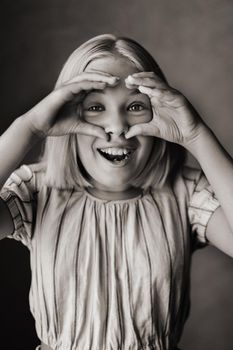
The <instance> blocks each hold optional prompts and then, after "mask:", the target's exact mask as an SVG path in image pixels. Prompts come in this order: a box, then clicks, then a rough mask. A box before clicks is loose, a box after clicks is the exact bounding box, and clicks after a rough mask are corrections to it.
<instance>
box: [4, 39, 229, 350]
mask: <svg viewBox="0 0 233 350" xmlns="http://www.w3.org/2000/svg"><path fill="white" fill-rule="evenodd" d="M41 138H46V147H45V152H44V156H43V159H42V160H41V162H39V163H37V164H33V165H22V166H21V167H20V168H19V169H17V170H15V169H16V168H17V166H18V165H19V163H20V161H21V160H22V159H23V157H24V155H25V154H26V152H27V151H28V150H29V149H30V148H31V147H32V146H33V145H34V144H35V143H36V142H37V141H38V140H41ZM186 150H188V151H189V152H191V153H192V155H193V156H194V157H196V159H197V160H198V162H199V163H200V166H201V168H202V170H198V169H193V168H190V167H187V166H184V160H185V151H186ZM6 155H7V156H6ZM0 164H1V170H0V180H1V188H2V190H1V201H0V203H1V204H0V215H1V220H0V232H1V238H4V237H10V238H14V239H16V240H20V241H21V242H22V243H23V244H25V245H26V246H27V247H28V249H29V250H30V253H31V270H32V282H31V289H30V309H31V312H32V314H33V316H34V318H35V322H36V330H37V333H38V336H39V338H40V339H41V342H42V344H41V345H40V346H39V347H38V348H40V349H42V350H45V349H53V350H55V349H56V350H61V349H62V350H87V349H91V350H117V349H119V350H139V349H140V350H147V349H148V350H149V349H156V350H165V349H169V350H171V349H178V342H179V339H180V337H181V334H182V330H183V326H184V323H185V320H186V318H187V316H188V310H189V277H190V261H191V253H192V252H193V250H194V249H195V248H197V247H198V246H204V245H206V244H207V243H209V244H212V245H214V246H216V247H218V248H219V249H221V250H222V251H224V252H225V253H227V254H229V255H230V256H233V234H232V231H233V215H232V208H233V164H232V160H231V159H230V157H229V155H228V154H227V153H226V152H225V151H224V149H223V148H222V147H221V145H220V144H219V142H218V140H217V139H216V137H215V136H214V135H213V133H212V132H211V130H210V129H209V128H208V126H207V125H206V124H205V123H204V121H203V120H202V118H201V117H200V116H199V115H198V113H197V112H196V111H195V110H194V108H193V107H192V106H191V104H190V103H189V102H188V101H187V99H186V98H185V97H184V96H183V95H182V94H181V93H180V92H178V91H177V90H175V89H173V88H172V87H170V86H169V85H168V83H167V81H166V79H165V77H164V75H163V73H162V71H161V70H160V68H159V67H158V65H157V64H156V62H155V61H154V59H153V58H152V57H151V56H150V54H149V53H148V52H147V51H146V50H145V49H143V48H142V47H141V46H140V45H139V44H137V43H136V42H134V41H133V40H130V39H126V38H116V37H114V36H113V35H101V36H98V37H95V38H93V39H91V40H89V41H88V42H86V43H85V44H83V45H82V46H81V47H79V48H78V49H77V50H75V51H74V52H73V54H72V55H71V56H70V58H69V59H68V61H67V62H66V64H65V65H64V67H63V69H62V71H61V74H60V76H59V78H58V81H57V84H56V87H55V89H54V91H53V92H51V93H50V94H49V95H48V96H47V97H46V98H45V99H43V100H42V101H41V102H40V103H39V104H37V105H36V106H35V107H34V108H33V109H32V110H30V111H29V112H27V113H26V114H25V115H23V116H21V117H19V118H17V119H16V120H15V121H14V123H13V124H12V125H11V126H10V128H9V129H8V130H7V131H6V132H5V133H4V134H3V135H2V136H1V138H0ZM12 172H13V173H12ZM10 174H11V175H10ZM6 180H7V181H6ZM219 227H221V230H219ZM219 231H220V232H219Z"/></svg>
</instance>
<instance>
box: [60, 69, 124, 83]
mask: <svg viewBox="0 0 233 350" xmlns="http://www.w3.org/2000/svg"><path fill="white" fill-rule="evenodd" d="M86 80H88V81H100V82H105V83H108V84H116V83H117V82H118V81H119V77H117V76H113V75H111V74H108V73H102V72H98V73H96V72H95V73H92V72H85V73H83V74H79V75H77V76H75V77H74V78H72V79H70V80H68V81H66V82H65V84H64V85H68V84H71V83H75V82H82V81H86Z"/></svg>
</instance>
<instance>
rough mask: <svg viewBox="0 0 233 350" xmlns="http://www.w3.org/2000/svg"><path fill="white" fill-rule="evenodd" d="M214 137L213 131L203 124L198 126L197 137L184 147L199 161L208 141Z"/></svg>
mask: <svg viewBox="0 0 233 350" xmlns="http://www.w3.org/2000/svg"><path fill="white" fill-rule="evenodd" d="M213 137H214V134H213V132H212V130H211V129H210V128H209V127H208V126H207V125H206V124H204V123H201V124H200V125H199V126H198V131H197V132H196V133H195V136H193V138H192V139H191V140H189V141H188V142H187V143H186V144H185V145H184V147H185V148H186V149H187V150H188V151H189V152H190V153H191V154H192V155H193V156H194V157H195V158H196V159H197V160H198V158H199V156H200V155H201V154H202V153H203V151H204V147H205V144H206V142H207V140H208V139H210V138H213Z"/></svg>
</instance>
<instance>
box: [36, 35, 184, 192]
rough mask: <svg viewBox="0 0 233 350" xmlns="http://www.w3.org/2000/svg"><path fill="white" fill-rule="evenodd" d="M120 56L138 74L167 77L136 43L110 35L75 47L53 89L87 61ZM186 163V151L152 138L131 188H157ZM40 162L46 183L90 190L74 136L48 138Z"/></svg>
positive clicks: (79, 71) (78, 72) (82, 68)
mask: <svg viewBox="0 0 233 350" xmlns="http://www.w3.org/2000/svg"><path fill="white" fill-rule="evenodd" d="M116 55H117V56H121V57H124V58H127V59H128V60H129V61H130V62H132V63H134V64H135V66H136V68H137V69H138V70H139V71H150V72H151V71H153V72H155V73H156V74H157V75H158V76H159V77H160V78H161V79H163V80H164V81H166V78H165V76H164V74H163V72H162V71H161V69H160V67H159V66H158V64H157V63H156V61H155V60H154V59H153V57H152V56H151V55H150V54H149V53H148V52H147V51H146V50H145V49H144V48H143V47H142V46H141V45H139V44H138V43H137V42H135V41H134V40H132V39H129V38H125V37H115V36H114V35H111V34H104V35H99V36H96V37H94V38H92V39H90V40H88V41H87V42H85V43H84V44H82V45H81V46H80V47H78V48H77V49H76V50H75V51H74V52H73V53H72V54H71V55H70V57H69V58H68V60H67V61H66V62H65V64H64V66H63V68H62V70H61V72H60V75H59V77H58V80H57V82H56V85H55V88H59V87H60V86H61V85H62V84H64V83H65V82H67V81H68V80H70V79H72V78H73V77H75V76H76V75H78V74H80V73H82V72H84V71H85V69H86V67H87V66H88V64H89V63H90V62H92V61H93V60H95V59H98V58H103V57H112V56H116ZM184 160H185V150H184V149H183V148H182V147H180V146H179V145H176V144H174V143H170V142H167V141H165V140H162V139H159V138H154V145H153V148H152V152H151V154H150V156H149V158H148V161H147V164H146V166H145V168H144V169H143V171H142V172H141V173H140V174H139V175H138V176H137V177H136V178H133V177H132V186H134V187H140V188H142V189H148V188H150V187H153V188H160V187H162V186H163V185H164V184H165V182H166V181H167V180H169V179H172V178H174V177H175V173H176V172H177V170H178V169H180V167H181V165H182V164H183V163H184ZM41 161H43V162H45V163H46V175H45V183H46V184H47V186H52V187H56V188H60V189H73V188H82V187H92V184H91V183H90V181H89V180H88V178H87V175H86V173H85V169H84V168H83V166H82V164H81V162H80V159H79V156H78V146H77V136H76V135H75V134H70V135H64V136H59V137H47V139H46V142H45V148H44V153H43V155H42V159H41Z"/></svg>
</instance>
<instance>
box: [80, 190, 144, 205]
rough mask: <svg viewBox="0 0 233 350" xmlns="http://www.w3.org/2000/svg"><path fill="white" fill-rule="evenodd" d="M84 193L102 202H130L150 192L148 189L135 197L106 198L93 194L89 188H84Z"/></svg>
mask: <svg viewBox="0 0 233 350" xmlns="http://www.w3.org/2000/svg"><path fill="white" fill-rule="evenodd" d="M83 190H84V193H85V195H86V196H87V197H89V198H90V199H92V200H94V201H96V202H100V203H129V202H136V201H138V200H139V199H141V198H143V197H144V196H145V194H147V193H148V191H145V190H142V191H141V193H140V194H138V195H136V196H135V197H131V198H124V199H112V200H111V199H104V198H99V197H97V196H95V195H93V194H92V193H90V192H89V191H88V190H87V188H84V189H83Z"/></svg>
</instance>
